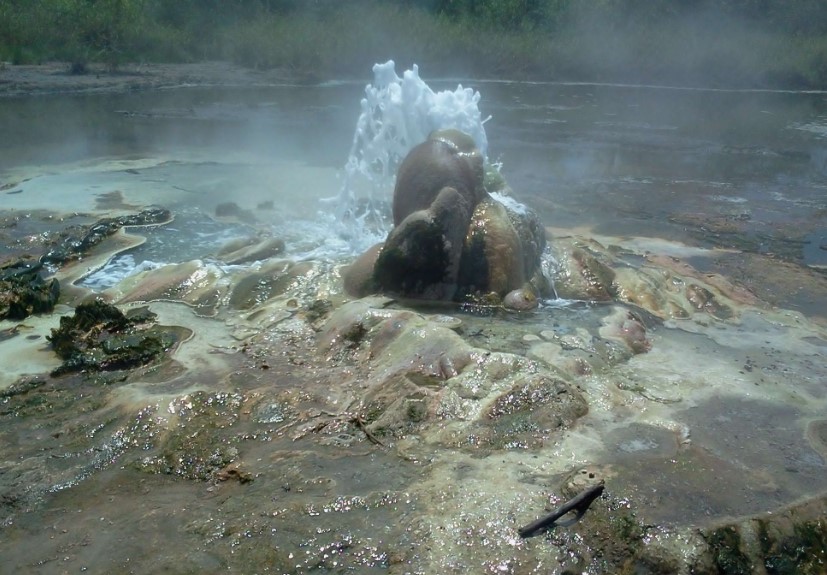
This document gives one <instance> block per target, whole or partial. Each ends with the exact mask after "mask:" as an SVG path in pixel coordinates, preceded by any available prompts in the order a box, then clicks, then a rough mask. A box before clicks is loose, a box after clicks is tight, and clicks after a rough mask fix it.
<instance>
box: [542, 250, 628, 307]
mask: <svg viewBox="0 0 827 575" xmlns="http://www.w3.org/2000/svg"><path fill="white" fill-rule="evenodd" d="M600 247H602V246H600ZM601 255H602V254H600V252H597V251H596V250H594V249H591V248H589V247H586V246H578V245H576V244H574V245H572V246H571V247H561V249H560V250H559V251H558V254H557V260H558V262H560V265H561V267H562V269H561V270H560V271H559V273H558V274H557V275H556V277H555V283H554V286H555V289H556V291H557V295H558V296H559V297H561V298H565V299H583V300H590V301H611V300H612V298H613V297H614V295H615V291H616V290H615V286H614V281H615V272H614V270H613V269H612V268H611V267H610V265H609V264H608V263H607V262H605V261H604V257H601Z"/></svg>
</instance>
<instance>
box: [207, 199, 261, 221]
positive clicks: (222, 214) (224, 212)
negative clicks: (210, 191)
mask: <svg viewBox="0 0 827 575" xmlns="http://www.w3.org/2000/svg"><path fill="white" fill-rule="evenodd" d="M215 215H216V217H219V218H235V219H237V220H238V221H240V222H245V223H249V224H252V223H254V222H255V221H256V216H255V214H254V213H253V212H251V211H250V210H245V209H242V208H241V206H239V205H238V204H237V203H235V202H225V203H223V204H218V205H217V206H215Z"/></svg>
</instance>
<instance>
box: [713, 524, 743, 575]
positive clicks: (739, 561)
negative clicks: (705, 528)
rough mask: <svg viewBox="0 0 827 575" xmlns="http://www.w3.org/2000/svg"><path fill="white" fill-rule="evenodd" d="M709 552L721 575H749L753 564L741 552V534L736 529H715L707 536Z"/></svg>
mask: <svg viewBox="0 0 827 575" xmlns="http://www.w3.org/2000/svg"><path fill="white" fill-rule="evenodd" d="M706 542H707V544H708V545H709V552H710V554H711V555H712V560H713V562H714V563H715V566H716V567H717V569H718V572H719V573H731V574H732V575H749V574H750V573H752V562H751V561H750V560H749V558H748V557H747V556H746V555H745V554H744V552H743V551H742V550H741V534H740V533H739V532H738V530H737V529H736V528H735V527H732V526H726V527H720V528H718V529H715V530H714V531H712V532H711V533H709V534H708V535H707V536H706Z"/></svg>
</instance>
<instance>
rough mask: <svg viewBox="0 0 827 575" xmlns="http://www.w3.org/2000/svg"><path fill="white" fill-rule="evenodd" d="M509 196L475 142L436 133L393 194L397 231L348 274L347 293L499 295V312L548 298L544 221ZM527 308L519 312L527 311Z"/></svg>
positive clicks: (414, 153) (417, 151)
mask: <svg viewBox="0 0 827 575" xmlns="http://www.w3.org/2000/svg"><path fill="white" fill-rule="evenodd" d="M495 192H496V193H497V194H499V196H497V197H496V198H495V196H492V195H491V194H494V193H495ZM509 193H510V189H509V188H508V186H507V185H506V184H505V182H504V180H503V179H502V176H501V175H499V173H497V172H496V170H494V169H493V168H490V169H489V170H488V172H486V169H485V166H484V162H483V158H482V155H481V154H480V152H479V150H477V149H476V147H475V146H474V143H473V141H472V140H471V138H470V137H469V136H467V135H466V134H463V133H461V132H458V131H456V130H444V131H437V132H433V133H432V134H431V135H430V136H429V137H428V140H426V141H425V142H423V143H422V144H420V145H418V146H416V147H415V148H413V149H412V150H411V151H410V153H409V154H408V156H407V157H406V158H405V160H404V161H403V162H402V165H401V166H400V169H399V173H398V175H397V183H396V187H395V189H394V198H393V214H394V228H393V229H392V230H391V231H390V233H389V234H388V237H387V239H386V241H385V242H384V244H379V245H376V246H374V247H372V248H371V249H370V250H368V251H367V252H366V253H365V254H364V255H363V256H361V257H360V258H358V259H357V260H356V262H354V264H353V265H352V266H350V267H349V268H347V269H346V270H345V272H344V283H345V287H346V289H347V290H348V293H350V294H351V295H354V296H357V297H363V296H366V295H368V294H371V293H377V292H381V293H387V294H391V295H396V296H401V297H405V298H411V299H423V300H432V301H434V300H442V301H451V300H454V301H469V300H470V301H479V300H480V299H481V298H487V297H489V296H491V295H493V296H495V297H496V299H497V305H500V304H501V303H502V299H503V298H504V297H505V296H506V294H508V293H509V292H512V291H514V290H518V289H522V290H526V291H528V292H531V293H532V294H534V296H535V297H536V296H544V295H548V294H549V293H550V292H549V285H548V282H547V279H546V278H545V276H544V275H543V273H542V270H541V255H542V252H543V250H544V249H545V243H546V236H545V230H544V229H543V227H542V225H541V224H540V220H539V218H538V217H537V215H536V214H535V213H534V212H533V211H532V210H530V209H528V208H527V207H525V206H523V205H521V204H519V203H518V202H516V201H514V200H513V199H511V198H510V197H509ZM529 299H530V298H529ZM524 301H526V300H524ZM514 303H517V302H514ZM520 305H521V307H517V306H515V307H517V309H521V308H525V307H526V306H524V305H522V304H520Z"/></svg>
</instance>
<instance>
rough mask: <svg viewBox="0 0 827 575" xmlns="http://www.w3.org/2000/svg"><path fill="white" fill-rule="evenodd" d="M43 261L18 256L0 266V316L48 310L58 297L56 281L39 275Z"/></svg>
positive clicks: (16, 317) (23, 315)
mask: <svg viewBox="0 0 827 575" xmlns="http://www.w3.org/2000/svg"><path fill="white" fill-rule="evenodd" d="M42 268H43V265H42V264H40V263H38V262H32V261H26V260H18V261H15V262H11V263H8V264H5V265H2V266H0V320H4V319H10V320H21V319H25V318H27V317H29V316H30V315H32V314H37V313H48V312H51V311H52V310H53V309H54V307H55V304H56V303H57V300H58V298H59V297H60V284H59V283H58V281H57V280H56V279H54V278H52V279H49V280H45V279H43V277H42V276H41V275H40V271H41V269H42Z"/></svg>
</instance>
